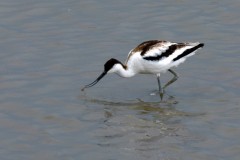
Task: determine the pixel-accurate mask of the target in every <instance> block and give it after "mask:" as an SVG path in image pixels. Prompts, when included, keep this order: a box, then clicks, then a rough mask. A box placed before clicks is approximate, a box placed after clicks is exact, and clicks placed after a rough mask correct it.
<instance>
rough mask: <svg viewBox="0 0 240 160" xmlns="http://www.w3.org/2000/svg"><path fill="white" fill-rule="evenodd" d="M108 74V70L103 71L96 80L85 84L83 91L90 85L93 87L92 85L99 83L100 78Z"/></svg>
mask: <svg viewBox="0 0 240 160" xmlns="http://www.w3.org/2000/svg"><path fill="white" fill-rule="evenodd" d="M106 74H107V72H103V73H102V74H101V75H100V76H99V77H98V78H97V79H96V80H95V81H93V82H92V83H90V84H88V85H86V86H84V87H83V88H82V91H84V89H85V88H89V87H92V86H94V85H95V84H97V83H98V81H100V79H102V78H103V77H104V76H105V75H106Z"/></svg>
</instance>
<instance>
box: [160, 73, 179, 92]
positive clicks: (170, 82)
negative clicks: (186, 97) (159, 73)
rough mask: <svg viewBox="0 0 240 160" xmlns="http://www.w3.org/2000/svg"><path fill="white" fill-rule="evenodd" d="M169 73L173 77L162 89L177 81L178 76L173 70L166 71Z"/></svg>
mask: <svg viewBox="0 0 240 160" xmlns="http://www.w3.org/2000/svg"><path fill="white" fill-rule="evenodd" d="M168 71H169V72H170V73H172V74H173V75H174V77H173V78H172V79H171V80H170V81H169V82H167V83H166V84H165V85H164V86H163V89H165V88H166V87H167V86H169V85H170V84H172V83H173V82H175V81H176V80H177V79H178V75H177V73H175V72H174V71H173V70H171V69H169V70H168Z"/></svg>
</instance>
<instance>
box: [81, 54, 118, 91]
mask: <svg viewBox="0 0 240 160" xmlns="http://www.w3.org/2000/svg"><path fill="white" fill-rule="evenodd" d="M119 65H122V63H121V62H120V61H118V60H116V59H114V58H111V59H109V60H108V61H107V62H106V63H105V64H104V71H103V72H102V74H101V75H100V76H99V77H98V78H97V79H96V80H95V81H93V82H92V83H90V84H88V85H86V86H84V87H83V88H82V91H83V90H84V89H85V88H89V87H92V86H94V85H95V84H97V83H98V82H99V81H100V80H101V79H102V78H103V77H104V76H105V75H106V74H107V73H115V72H117V70H118V67H119Z"/></svg>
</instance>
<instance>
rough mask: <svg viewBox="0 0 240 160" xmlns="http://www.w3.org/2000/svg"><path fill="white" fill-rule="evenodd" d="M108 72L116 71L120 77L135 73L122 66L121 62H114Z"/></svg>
mask: <svg viewBox="0 0 240 160" xmlns="http://www.w3.org/2000/svg"><path fill="white" fill-rule="evenodd" d="M109 73H116V74H118V75H119V76H121V77H132V76H134V75H135V74H136V73H135V72H133V71H132V70H131V69H128V68H127V67H125V66H124V67H123V65H122V64H115V65H114V66H113V68H112V69H111V70H109Z"/></svg>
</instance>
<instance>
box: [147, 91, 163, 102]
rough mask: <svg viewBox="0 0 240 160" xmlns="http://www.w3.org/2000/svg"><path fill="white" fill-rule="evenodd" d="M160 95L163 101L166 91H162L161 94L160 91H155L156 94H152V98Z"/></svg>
mask: <svg viewBox="0 0 240 160" xmlns="http://www.w3.org/2000/svg"><path fill="white" fill-rule="evenodd" d="M158 94H159V96H160V99H161V100H162V99H163V95H164V94H165V90H162V91H161V92H160V91H159V90H157V91H154V92H152V93H150V95H151V96H156V95H158Z"/></svg>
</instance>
